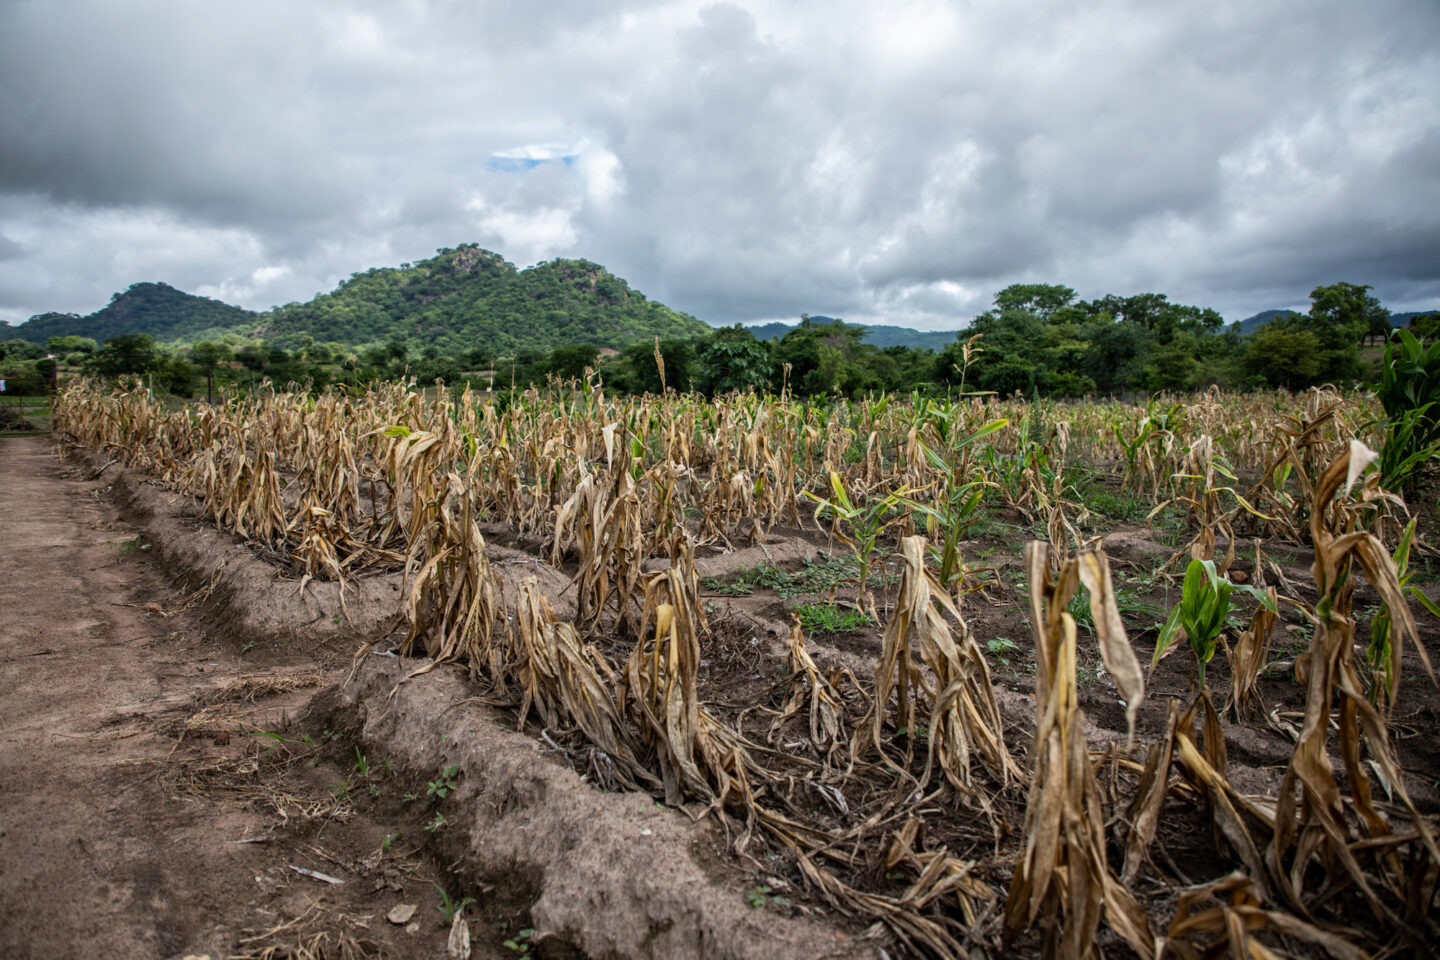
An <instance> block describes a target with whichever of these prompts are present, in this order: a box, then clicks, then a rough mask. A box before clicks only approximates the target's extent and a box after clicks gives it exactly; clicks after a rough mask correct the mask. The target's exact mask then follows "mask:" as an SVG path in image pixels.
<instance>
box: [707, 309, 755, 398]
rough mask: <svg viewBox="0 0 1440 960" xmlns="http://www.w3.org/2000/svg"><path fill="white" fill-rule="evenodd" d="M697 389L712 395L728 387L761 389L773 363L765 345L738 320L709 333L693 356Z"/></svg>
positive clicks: (730, 388)
mask: <svg viewBox="0 0 1440 960" xmlns="http://www.w3.org/2000/svg"><path fill="white" fill-rule="evenodd" d="M696 367H697V373H698V376H697V378H696V379H697V380H698V385H699V387H700V389H702V390H704V391H705V392H706V393H708V394H710V395H711V396H714V395H715V394H717V393H729V392H730V391H732V390H764V389H765V386H766V384H768V383H769V381H770V378H771V375H772V371H773V369H774V363H773V361H772V359H771V356H770V350H769V348H768V347H767V346H766V345H765V344H763V343H761V342H760V341H759V340H756V339H755V335H754V334H753V333H751V332H750V331H749V330H746V329H745V328H744V327H742V326H740V325H739V324H738V323H737V324H736V325H735V326H733V327H723V328H721V329H719V330H716V331H715V332H714V333H713V334H711V335H710V337H709V339H707V340H706V341H705V342H704V343H703V344H702V345H701V347H700V350H699V352H698V355H697V357H696Z"/></svg>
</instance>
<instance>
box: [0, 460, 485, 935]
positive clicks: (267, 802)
mask: <svg viewBox="0 0 1440 960" xmlns="http://www.w3.org/2000/svg"><path fill="white" fill-rule="evenodd" d="M85 473H86V471H85V470H83V469H81V468H78V467H71V466H67V465H66V464H64V463H62V462H60V461H59V460H57V459H56V457H55V455H54V453H53V450H52V447H51V445H50V442H49V440H48V438H35V439H31V438H23V439H5V440H0V957H5V958H8V960H24V958H32V957H33V958H42V957H43V958H47V960H49V958H67V957H77V958H78V957H100V956H105V957H133V958H146V957H157V958H171V957H175V958H180V957H185V956H189V955H196V956H201V955H209V956H211V957H212V958H214V960H219V958H222V957H234V956H258V955H259V954H261V953H262V952H263V951H264V950H265V949H266V948H267V947H278V948H280V952H279V953H278V955H280V956H286V955H290V954H289V953H287V952H285V951H292V952H293V951H294V950H295V949H296V948H297V947H302V946H306V945H309V946H311V947H312V948H313V949H312V952H313V954H314V955H316V956H320V955H336V956H338V955H341V954H342V953H343V954H344V955H347V956H394V957H420V956H425V957H435V956H444V955H445V940H446V929H445V927H444V925H443V922H442V921H441V920H440V916H439V914H438V913H437V912H436V909H435V904H436V903H437V902H438V900H439V895H438V894H437V892H436V891H435V889H434V888H433V887H432V886H431V881H432V880H434V879H437V877H436V873H435V871H434V868H433V866H432V865H430V864H429V863H427V862H425V860H424V858H423V857H414V858H411V859H407V858H406V856H405V851H404V849H402V848H404V847H405V845H406V844H405V842H404V841H401V842H397V843H395V844H394V848H393V849H392V850H391V851H389V852H383V851H382V850H381V846H382V840H383V838H384V837H385V835H386V833H387V820H386V817H387V816H388V812H387V808H386V807H385V806H384V805H383V803H380V802H379V801H376V800H374V799H373V798H371V797H363V798H362V799H358V800H352V799H349V798H348V797H347V796H346V795H344V794H343V792H342V794H341V796H339V797H337V795H336V793H337V791H336V789H335V788H334V786H333V785H334V784H336V783H338V782H343V781H345V780H346V779H347V778H353V777H354V771H353V770H351V769H347V768H344V767H342V766H341V765H340V764H339V763H338V762H336V760H335V758H334V755H335V754H337V753H338V749H337V750H331V751H328V752H327V751H317V750H315V749H313V748H312V745H310V744H305V743H303V742H301V741H302V737H303V727H298V728H297V727H295V726H294V725H293V724H292V721H291V715H293V714H295V713H297V712H299V711H302V710H303V708H304V705H305V703H306V701H307V699H308V698H309V696H310V695H312V694H313V693H314V692H315V687H316V686H317V685H318V684H320V683H321V682H324V681H325V680H328V678H329V677H330V676H333V674H334V672H335V671H334V669H333V667H332V668H331V669H330V670H329V671H328V672H327V671H325V670H322V669H321V666H322V665H320V664H317V663H314V662H300V663H278V664H277V663H273V662H272V663H270V664H268V665H266V666H265V667H263V668H261V667H258V666H257V665H256V664H253V663H250V662H247V661H246V660H245V659H244V651H242V650H238V649H237V648H236V647H235V646H234V645H233V644H230V643H221V642H219V641H215V640H212V639H209V638H207V636H206V635H205V632H204V629H203V625H201V624H199V623H197V622H195V621H192V620H191V619H190V618H189V617H188V616H187V615H186V613H185V612H184V611H183V609H181V608H182V606H183V604H184V601H185V598H184V597H182V596H180V595H178V594H177V593H176V592H175V591H174V590H173V588H172V587H170V586H169V585H168V584H167V581H166V580H165V579H164V577H163V576H162V575H161V573H160V571H159V570H158V569H157V567H156V565H155V563H154V561H153V559H152V557H151V556H150V555H149V553H148V552H147V550H146V549H145V544H144V543H143V541H142V540H141V539H140V538H138V537H137V536H136V534H135V532H134V531H133V530H130V529H126V527H125V525H124V523H123V520H122V518H121V517H120V516H119V515H118V514H117V512H116V510H115V508H114V507H113V506H112V505H111V504H110V502H109V500H108V499H107V498H105V497H103V496H102V488H103V485H104V481H103V480H102V481H93V480H87V479H86V477H85ZM147 608H148V609H147ZM296 685H298V689H290V690H286V689H285V688H286V687H291V686H296ZM271 688H279V689H278V690H272V689H271ZM202 711H204V712H202ZM258 731H272V732H273V731H283V732H284V736H285V737H286V738H287V740H291V741H293V742H280V741H276V740H274V739H272V738H269V737H265V736H254V735H253V734H255V733H256V732H258ZM312 744H313V741H312ZM327 757H328V759H327ZM366 786H368V784H367V785H366ZM387 786H388V784H387ZM398 789H399V788H398V787H397V788H396V791H397V793H398ZM394 802H395V803H397V804H398V802H399V801H398V798H397V799H396V800H395V801H394ZM295 866H299V867H305V868H308V869H312V870H317V871H320V872H323V873H326V874H330V875H332V876H334V877H336V878H338V879H342V880H343V881H344V883H342V884H340V885H331V884H328V883H324V882H321V881H317V880H314V879H311V878H309V877H306V876H302V875H300V874H298V873H296V872H294V871H293V870H292V869H291V868H292V867H295ZM399 903H411V904H416V905H417V906H418V910H417V912H416V914H415V920H416V921H419V922H418V923H415V924H414V929H413V930H410V931H407V929H406V928H405V927H402V926H396V925H392V924H390V923H388V922H386V920H385V914H386V912H387V911H389V910H390V908H391V907H393V906H395V905H396V904H399ZM277 927H283V929H281V930H280V931H279V932H275V933H272V934H270V935H268V936H267V935H266V934H267V931H273V930H275V928H277ZM495 932H496V931H493V930H492V931H489V933H490V934H492V936H490V937H487V938H486V939H488V940H489V941H490V942H491V943H495V942H496V941H497V940H498V937H495V936H493V934H494V933H495ZM474 955H475V956H476V957H490V956H500V955H503V951H500V950H499V948H498V946H497V947H492V946H490V945H489V944H486V943H477V944H476V951H475V954H474Z"/></svg>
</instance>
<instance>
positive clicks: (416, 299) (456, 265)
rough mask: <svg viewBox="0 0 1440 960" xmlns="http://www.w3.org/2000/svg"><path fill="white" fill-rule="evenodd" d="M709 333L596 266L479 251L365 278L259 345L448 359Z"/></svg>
mask: <svg viewBox="0 0 1440 960" xmlns="http://www.w3.org/2000/svg"><path fill="white" fill-rule="evenodd" d="M708 329H709V328H708V327H707V326H705V324H703V323H701V322H700V321H698V320H696V319H695V318H694V317H691V316H689V315H687V314H683V313H678V312H676V311H674V310H671V309H670V308H669V307H667V306H665V305H664V304H661V303H657V302H655V301H652V300H647V299H646V298H645V296H644V294H642V293H640V292H639V291H637V290H632V289H630V286H629V285H628V284H627V283H626V282H625V281H624V280H622V279H620V278H619V277H617V276H615V275H614V274H612V273H610V272H609V271H607V270H606V269H605V268H604V267H602V266H600V265H599V264H596V263H591V262H590V261H588V260H551V261H549V262H547V263H539V264H536V265H535V266H533V267H529V268H527V269H525V270H517V269H516V268H515V266H514V265H513V264H511V263H509V262H507V261H506V260H505V259H504V258H502V257H501V256H500V255H499V254H495V253H491V252H490V251H488V250H482V249H480V248H479V247H478V246H476V245H475V244H462V245H460V246H459V247H456V248H455V249H453V250H450V249H447V250H441V251H439V253H438V254H437V255H436V256H434V257H432V258H430V259H429V260H422V261H421V262H419V263H414V264H402V265H401V266H399V267H379V268H376V269H373V270H367V271H365V272H364V273H357V274H355V275H353V276H352V277H351V278H350V279H349V280H346V281H345V282H344V283H342V284H340V286H338V287H336V288H335V290H334V291H332V292H330V293H324V294H321V295H320V296H318V297H316V298H315V299H314V300H311V301H309V302H308V303H292V304H286V305H285V306H283V307H276V308H275V309H274V310H273V311H271V312H270V313H269V314H267V315H265V316H264V317H263V318H262V320H261V323H260V325H259V327H258V328H257V329H256V331H255V335H256V336H260V337H264V338H266V339H269V340H272V341H273V342H275V343H276V344H278V345H280V346H293V345H294V344H297V343H299V342H300V340H301V338H303V337H306V336H308V337H311V338H313V339H314V340H317V341H338V342H340V343H347V344H352V345H354V344H364V343H378V342H384V341H389V340H397V339H398V340H406V341H410V342H412V343H415V344H421V345H424V346H429V345H431V344H434V345H435V346H436V347H438V348H439V349H440V351H441V352H442V353H455V352H458V351H461V350H465V349H469V348H472V347H476V346H483V347H486V348H488V349H489V350H490V351H492V352H493V353H495V354H499V355H507V354H510V353H512V352H513V351H516V350H523V349H535V350H545V351H549V350H553V349H554V348H555V347H558V346H563V345H566V344H578V343H590V344H594V345H595V346H597V347H617V348H618V347H622V346H625V345H626V344H629V343H634V342H636V341H641V340H650V339H653V338H654V337H657V336H658V337H660V338H661V339H667V338H672V337H690V336H697V335H699V334H703V333H705V332H706V331H707V330H708Z"/></svg>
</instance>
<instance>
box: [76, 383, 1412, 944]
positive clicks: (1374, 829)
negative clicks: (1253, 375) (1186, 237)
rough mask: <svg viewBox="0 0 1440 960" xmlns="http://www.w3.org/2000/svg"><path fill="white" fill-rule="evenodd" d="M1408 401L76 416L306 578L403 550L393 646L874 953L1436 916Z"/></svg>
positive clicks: (311, 400) (81, 391)
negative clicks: (521, 555) (688, 827)
mask: <svg viewBox="0 0 1440 960" xmlns="http://www.w3.org/2000/svg"><path fill="white" fill-rule="evenodd" d="M1380 415H1381V414H1380V409H1379V404H1378V402H1376V401H1375V400H1374V399H1373V398H1371V397H1368V396H1366V395H1363V394H1345V393H1340V392H1337V391H1334V390H1331V389H1315V390H1311V391H1309V392H1306V393H1301V394H1297V395H1290V394H1286V393H1269V394H1266V393H1256V394H1246V395H1227V394H1222V393H1219V392H1218V391H1212V392H1211V393H1209V394H1205V395H1200V396H1196V397H1157V398H1155V399H1152V400H1151V401H1150V402H1148V403H1140V404H1135V403H1125V402H1119V401H1111V402H1099V401H1095V402H1091V401H1086V402H1081V403H1074V404H1052V403H1038V402H1037V403H1030V402H1025V401H1022V400H1002V399H998V398H995V397H968V398H962V399H955V400H943V399H935V398H931V397H922V396H918V395H917V396H910V397H906V396H882V397H879V398H876V399H872V400H867V401H863V402H848V401H841V402H833V403H832V402H825V401H817V400H804V399H794V398H790V397H786V396H780V397H775V396H757V395H753V394H750V395H747V394H740V395H732V396H728V397H722V398H716V399H714V400H710V399H706V398H704V397H700V396H695V395H687V394H677V393H673V392H672V393H668V394H666V395H665V396H663V397H656V396H647V397H642V398H634V397H615V396H610V395H607V394H606V392H605V390H604V389H603V386H601V385H600V384H599V383H597V382H594V381H584V382H573V383H569V384H564V385H556V387H552V389H550V390H547V391H540V390H533V389H532V390H530V391H528V392H524V393H515V394H513V395H511V396H506V397H503V398H500V397H495V396H491V395H489V394H484V395H480V394H471V393H469V392H465V393H463V394H451V393H446V392H444V391H434V390H431V391H425V390H420V389H417V388H416V387H415V385H414V384H413V383H396V384H388V385H383V386H375V387H372V388H371V389H370V390H369V391H368V392H366V393H363V394H360V395H355V396H351V395H347V394H345V393H343V392H339V391H331V392H325V393H322V394H320V395H318V396H313V395H310V394H308V393H306V392H304V391H294V392H285V391H276V390H265V391H261V392H260V393H259V394H257V395H255V396H251V397H246V398H241V399H235V400H232V401H229V402H227V403H224V404H220V405H215V406H206V405H194V406H183V407H179V408H172V407H170V406H167V405H165V404H164V403H162V402H160V401H157V400H155V399H152V398H151V397H150V396H148V395H147V393H146V391H145V390H143V389H139V388H135V389H128V390H127V389H119V390H108V391H107V390H102V389H101V388H100V386H99V385H97V384H94V383H90V382H82V383H79V384H77V385H74V386H71V387H70V388H68V389H67V390H65V391H64V392H63V394H62V395H61V396H60V397H59V398H58V399H57V402H56V405H55V412H54V424H55V430H56V433H57V434H59V435H60V436H62V437H63V438H64V440H65V442H66V443H67V444H68V445H70V446H72V447H73V448H76V449H78V450H81V451H87V452H89V453H90V454H91V455H93V456H96V457H101V458H105V459H107V460H118V461H120V462H121V463H123V464H124V465H126V466H127V467H128V468H129V469H130V470H132V471H133V472H134V473H135V474H136V475H137V476H139V477H142V478H144V479H145V480H146V481H147V482H150V483H153V484H156V485H158V486H160V487H163V488H164V489H166V490H168V491H172V492H173V493H174V494H176V495H179V496H181V497H183V498H186V499H187V500H188V501H189V502H193V503H194V504H195V505H196V506H197V507H198V509H199V510H201V511H203V513H204V515H205V516H206V517H207V518H208V519H209V520H210V521H211V522H213V523H214V524H215V525H216V526H217V527H218V528H220V529H221V530H224V531H228V532H230V533H232V534H233V535H234V537H235V538H236V541H237V542H238V543H242V544H245V545H248V547H249V548H250V549H251V550H252V551H253V552H254V553H255V554H256V555H257V556H259V557H261V558H263V559H264V560H266V562H268V563H270V564H272V565H273V567H274V568H275V569H276V572H277V575H278V576H279V577H281V578H284V579H288V580H290V581H293V583H294V586H293V587H291V588H290V589H296V590H300V591H304V590H305V589H306V588H307V587H308V586H309V584H311V583H312V582H314V581H333V582H337V583H338V584H339V585H340V591H341V594H340V595H341V597H342V598H343V597H344V596H345V595H346V594H345V589H346V585H347V584H351V583H354V582H356V581H357V580H358V579H360V578H366V577H392V578H395V579H396V580H397V581H398V582H399V584H400V589H399V590H398V592H397V594H396V595H397V596H398V597H399V602H398V607H397V609H396V610H395V611H394V613H395V614H396V615H397V616H396V621H395V622H396V623H398V624H399V626H398V628H397V629H396V630H395V631H394V632H393V633H392V634H390V635H388V636H384V637H372V638H367V647H366V649H367V650H369V649H373V648H375V647H377V646H380V647H389V648H393V649H395V650H396V651H397V652H398V653H399V655H400V656H402V657H404V658H408V659H407V660H406V665H407V670H408V671H409V672H410V673H411V674H412V675H414V674H418V673H421V672H424V671H427V670H432V669H440V668H444V669H450V670H462V671H464V672H465V674H466V675H467V677H468V680H469V683H470V685H471V687H472V688H473V690H474V691H475V696H477V697H483V698H485V699H486V702H489V703H497V704H501V705H503V706H504V708H505V709H507V710H509V711H511V713H510V715H511V716H512V718H513V722H514V723H515V725H516V726H517V727H518V728H519V729H522V730H525V731H528V732H530V733H531V734H533V735H534V736H536V737H540V736H542V735H543V736H544V737H545V738H546V739H547V740H548V741H549V742H550V743H552V744H557V745H558V746H559V747H560V748H562V757H563V762H565V763H568V764H569V765H570V766H571V767H572V768H573V769H574V770H576V772H577V773H580V774H582V775H583V776H584V777H585V778H586V780H587V781H588V782H589V783H591V784H592V785H593V786H594V787H595V788H597V789H603V790H612V791H638V792H641V793H644V794H648V795H650V796H652V797H654V798H655V799H656V800H657V801H661V802H663V803H664V804H665V805H666V806H667V807H675V808H681V809H683V810H684V811H686V812H687V813H688V814H689V815H690V816H691V817H695V818H702V817H705V818H713V819H714V821H715V822H716V823H718V824H719V825H720V826H721V828H722V829H723V832H724V836H725V837H726V843H727V846H728V849H729V854H728V856H729V857H730V858H731V860H732V862H733V865H734V868H735V869H738V870H741V871H746V872H748V874H750V875H753V876H755V877H757V878H773V880H775V881H778V882H779V883H781V884H783V885H784V886H783V889H784V890H785V899H784V900H782V901H781V903H782V904H783V908H784V909H785V910H788V911H791V912H793V913H795V914H798V915H805V916H808V915H815V916H823V917H826V918H832V919H834V920H836V921H837V922H842V923H844V924H848V928H849V929H852V930H853V931H855V935H857V936H867V935H868V936H872V937H875V938H876V942H877V944H885V945H886V946H885V948H884V949H885V950H886V951H887V953H886V955H888V956H902V955H905V956H923V957H974V956H986V955H996V954H998V953H1000V952H1001V951H1007V950H1018V951H1020V953H1021V954H1022V955H1038V956H1045V957H1061V958H1067V960H1080V958H1089V957H1099V956H1101V955H1102V952H1109V953H1110V954H1111V955H1115V956H1124V955H1128V954H1134V955H1136V956H1139V957H1141V958H1144V960H1157V958H1162V957H1176V958H1186V960H1188V958H1201V957H1206V958H1208V957H1218V956H1222V955H1224V956H1234V957H1253V958H1269V957H1279V956H1319V955H1329V956H1335V957H1344V958H1358V957H1365V956H1376V957H1380V956H1392V955H1432V951H1433V946H1432V945H1433V944H1434V943H1436V942H1437V939H1440V904H1437V893H1436V888H1437V884H1440V846H1437V837H1440V750H1437V748H1436V747H1435V744H1434V740H1433V730H1434V729H1435V722H1436V720H1437V719H1440V716H1437V713H1440V692H1437V690H1440V688H1437V686H1436V677H1435V674H1434V672H1433V669H1432V664H1431V658H1430V652H1431V651H1432V650H1433V649H1434V648H1435V647H1436V646H1437V641H1440V609H1437V607H1436V598H1437V589H1436V588H1437V586H1440V564H1437V561H1436V551H1435V549H1434V546H1433V545H1434V544H1435V543H1437V542H1440V540H1437V537H1440V530H1437V526H1440V524H1437V520H1440V518H1437V516H1436V504H1435V497H1434V493H1435V489H1436V488H1435V485H1434V484H1433V482H1432V483H1431V484H1430V485H1429V486H1428V487H1427V486H1425V485H1424V484H1422V485H1421V486H1420V487H1419V490H1420V494H1419V495H1413V494H1412V496H1411V497H1410V500H1409V502H1407V500H1406V499H1404V498H1402V497H1401V496H1400V495H1399V494H1397V493H1394V492H1391V491H1388V490H1385V489H1383V488H1382V487H1381V486H1380V485H1379V482H1378V474H1377V471H1375V470H1374V469H1373V468H1371V463H1372V461H1374V460H1375V459H1376V457H1377V452H1376V451H1377V449H1378V447H1379V445H1380V443H1381V440H1382V437H1381V435H1380V434H1379V433H1378V432H1377V428H1376V426H1375V424H1376V422H1377V420H1378V418H1379V417H1380ZM1427 491H1428V493H1427ZM1425 497H1428V498H1429V499H1428V502H1427V501H1426V500H1425ZM502 543H503V544H504V545H506V546H507V548H514V549H519V550H522V551H524V552H525V553H526V554H528V555H529V557H530V561H529V562H531V563H533V564H535V565H544V566H548V567H550V568H553V569H554V570H556V571H559V572H560V573H561V574H563V576H564V578H565V579H566V580H567V581H568V586H566V587H565V588H564V589H563V590H560V591H555V590H549V591H548V592H547V589H544V588H542V581H541V580H540V578H538V577H536V576H535V575H533V574H532V575H525V573H524V567H523V565H522V566H513V567H510V568H507V570H506V571H504V572H503V575H502V571H501V570H500V569H498V567H497V564H496V563H495V562H494V555H495V549H494V548H493V547H492V546H491V544H502ZM786 545H789V549H788V552H783V551H782V550H781V548H782V547H784V546H786ZM772 554H782V559H779V560H773V561H772V560H771V559H769V558H770V557H771V556H772ZM740 556H743V557H748V558H752V561H753V562H752V561H747V562H746V563H737V562H735V561H733V560H732V558H734V557H740ZM516 570H519V571H520V572H519V573H518V574H516V573H515V572H514V571H516ZM277 589H285V587H283V586H277ZM1217 653H1218V654H1219V656H1216V654H1217ZM766 882H767V883H770V879H766ZM771 886H775V884H774V883H770V886H767V887H766V890H767V891H768V890H770V888H771ZM776 889H780V888H779V887H777V888H776Z"/></svg>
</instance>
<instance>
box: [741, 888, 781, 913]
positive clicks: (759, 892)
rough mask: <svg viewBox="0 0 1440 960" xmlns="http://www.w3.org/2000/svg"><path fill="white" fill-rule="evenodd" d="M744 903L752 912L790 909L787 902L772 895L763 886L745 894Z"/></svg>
mask: <svg viewBox="0 0 1440 960" xmlns="http://www.w3.org/2000/svg"><path fill="white" fill-rule="evenodd" d="M745 902H746V903H748V904H750V908H751V909H752V910H769V909H780V910H786V911H788V910H789V909H790V901H789V900H786V899H785V898H784V897H782V896H779V895H777V894H775V893H773V892H772V891H771V890H770V888H769V887H768V886H765V885H764V884H761V885H760V886H758V887H756V888H755V889H754V890H751V891H750V892H749V893H747V894H745Z"/></svg>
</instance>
